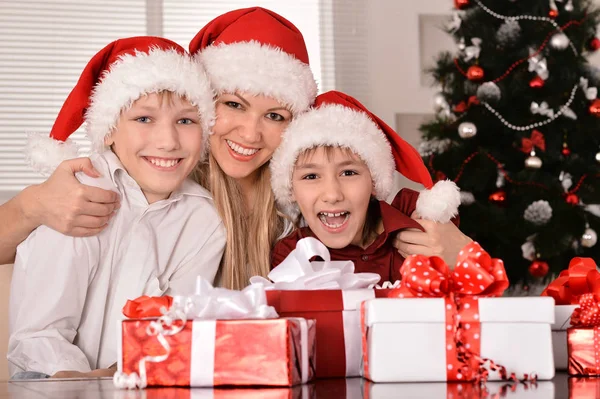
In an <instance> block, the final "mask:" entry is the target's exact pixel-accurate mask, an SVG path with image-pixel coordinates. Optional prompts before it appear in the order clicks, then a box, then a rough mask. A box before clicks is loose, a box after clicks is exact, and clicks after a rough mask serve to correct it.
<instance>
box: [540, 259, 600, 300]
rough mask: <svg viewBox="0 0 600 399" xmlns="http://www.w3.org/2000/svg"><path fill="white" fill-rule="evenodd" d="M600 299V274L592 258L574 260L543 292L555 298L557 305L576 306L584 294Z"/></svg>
mask: <svg viewBox="0 0 600 399" xmlns="http://www.w3.org/2000/svg"><path fill="white" fill-rule="evenodd" d="M588 293H591V294H594V295H595V296H596V298H598V299H600V272H598V270H597V269H596V262H594V260H593V259H592V258H573V259H572V260H571V262H570V263H569V267H568V269H566V270H563V271H562V272H560V274H559V275H558V278H557V279H556V280H554V281H552V282H551V283H550V284H549V285H548V287H546V289H545V290H544V292H542V296H550V297H552V298H554V302H555V303H556V305H576V304H578V303H580V298H581V296H582V295H584V294H588Z"/></svg>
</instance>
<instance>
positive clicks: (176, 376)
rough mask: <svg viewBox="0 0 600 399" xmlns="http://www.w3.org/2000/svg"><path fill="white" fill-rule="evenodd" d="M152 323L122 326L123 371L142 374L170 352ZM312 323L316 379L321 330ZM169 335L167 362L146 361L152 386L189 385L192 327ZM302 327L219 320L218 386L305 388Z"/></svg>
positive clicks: (311, 369)
mask: <svg viewBox="0 0 600 399" xmlns="http://www.w3.org/2000/svg"><path fill="white" fill-rule="evenodd" d="M151 321H152V320H150V319H142V320H139V319H138V320H135V319H134V320H124V321H123V322H122V337H121V338H122V371H123V372H125V373H127V374H130V373H133V372H136V373H139V370H138V366H139V361H140V360H141V359H142V358H143V357H144V356H160V355H163V354H164V353H165V349H164V347H163V346H162V345H161V344H160V342H159V341H158V340H157V337H156V336H148V334H147V333H146V328H147V327H148V325H149V324H150V322H151ZM307 322H308V327H309V328H308V343H309V347H308V355H309V380H310V379H312V377H313V376H314V367H315V328H314V321H313V320H307ZM193 323H194V322H193V321H188V322H186V324H185V327H184V328H183V330H181V331H180V332H179V333H177V334H174V335H170V336H166V337H165V338H166V340H167V342H168V343H169V345H170V347H171V350H170V353H169V356H168V358H167V359H166V360H164V361H162V362H159V363H151V362H146V370H147V382H148V385H149V386H189V385H190V371H191V362H192V353H191V348H192V326H193ZM300 332H301V330H300V324H299V322H298V321H296V320H290V319H267V320H219V321H217V323H216V335H215V337H216V338H215V351H214V386H223V385H237V386H242V385H246V386H247V385H264V386H292V385H295V384H299V383H301V380H302V376H301V369H300V364H301V353H302V352H301V348H300V342H301V337H300Z"/></svg>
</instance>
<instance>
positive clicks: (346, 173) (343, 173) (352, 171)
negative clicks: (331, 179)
mask: <svg viewBox="0 0 600 399" xmlns="http://www.w3.org/2000/svg"><path fill="white" fill-rule="evenodd" d="M357 174H358V173H356V171H354V170H345V171H343V172H342V176H354V175H357Z"/></svg>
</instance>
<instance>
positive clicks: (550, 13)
mask: <svg viewBox="0 0 600 399" xmlns="http://www.w3.org/2000/svg"><path fill="white" fill-rule="evenodd" d="M548 16H549V17H550V18H556V17H558V10H554V9H552V10H550V12H549V13H548Z"/></svg>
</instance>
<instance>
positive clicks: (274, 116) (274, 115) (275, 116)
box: [267, 112, 285, 122]
mask: <svg viewBox="0 0 600 399" xmlns="http://www.w3.org/2000/svg"><path fill="white" fill-rule="evenodd" d="M267 118H269V119H271V120H272V121H275V122H283V121H285V118H284V117H283V116H282V115H280V114H278V113H276V112H269V113H268V114H267Z"/></svg>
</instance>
